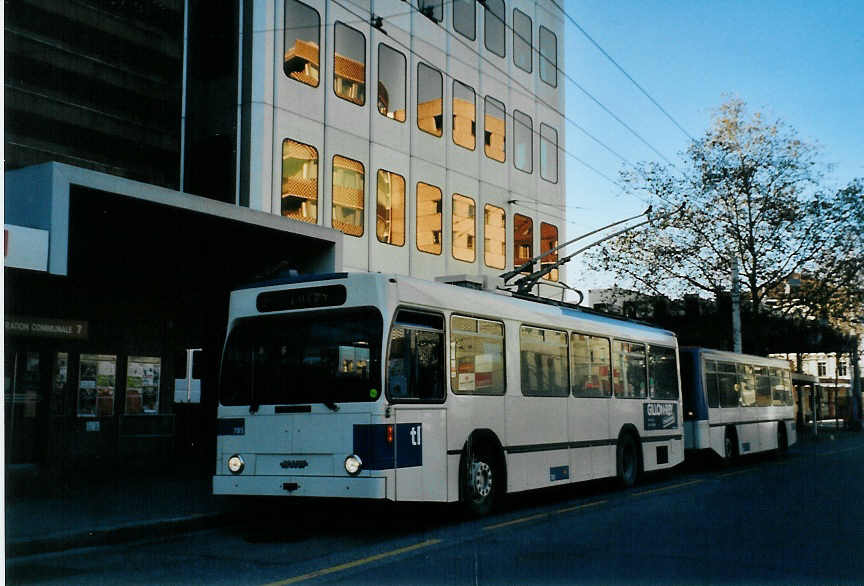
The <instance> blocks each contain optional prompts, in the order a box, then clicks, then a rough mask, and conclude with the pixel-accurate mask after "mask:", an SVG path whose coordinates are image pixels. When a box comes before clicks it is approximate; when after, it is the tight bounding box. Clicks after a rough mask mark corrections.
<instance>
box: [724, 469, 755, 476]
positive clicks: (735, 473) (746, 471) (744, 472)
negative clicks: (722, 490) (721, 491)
mask: <svg viewBox="0 0 864 586" xmlns="http://www.w3.org/2000/svg"><path fill="white" fill-rule="evenodd" d="M757 470H758V468H747V469H745V470H735V471H734V472H726V473H725V474H718V475H717V478H728V477H729V476H738V475H739V474H747V473H748V472H756V471H757Z"/></svg>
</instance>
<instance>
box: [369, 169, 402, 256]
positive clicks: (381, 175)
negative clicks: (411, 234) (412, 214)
mask: <svg viewBox="0 0 864 586" xmlns="http://www.w3.org/2000/svg"><path fill="white" fill-rule="evenodd" d="M375 215H376V217H377V220H376V223H375V226H376V227H375V232H376V235H377V236H378V240H379V241H380V242H383V243H385V244H392V245H394V246H403V245H404V244H405V178H404V177H402V176H401V175H397V174H396V173H391V172H390V171H385V170H384V169H378V203H377V205H376V211H375Z"/></svg>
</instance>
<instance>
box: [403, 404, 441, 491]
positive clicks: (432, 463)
mask: <svg viewBox="0 0 864 586" xmlns="http://www.w3.org/2000/svg"><path fill="white" fill-rule="evenodd" d="M393 411H394V415H395V417H394V418H395V420H396V425H395V430H394V431H395V433H394V439H395V446H396V449H395V452H396V453H395V467H396V500H397V501H432V502H444V501H446V500H447V445H446V438H447V418H446V413H447V412H446V410H445V409H444V406H443V405H441V406H437V405H435V406H432V405H424V406H420V405H396V406H395V408H394V409H393Z"/></svg>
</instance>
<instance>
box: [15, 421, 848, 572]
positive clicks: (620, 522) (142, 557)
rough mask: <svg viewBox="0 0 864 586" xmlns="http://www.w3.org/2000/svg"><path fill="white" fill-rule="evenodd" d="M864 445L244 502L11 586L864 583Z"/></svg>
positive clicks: (24, 561) (47, 564) (71, 555)
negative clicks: (644, 469)
mask: <svg viewBox="0 0 864 586" xmlns="http://www.w3.org/2000/svg"><path fill="white" fill-rule="evenodd" d="M862 471H864V434H841V435H840V436H838V438H837V439H836V440H829V439H825V440H823V441H820V442H808V443H804V444H802V445H799V446H795V447H793V448H792V450H790V452H789V453H788V454H786V455H785V456H783V457H774V456H762V457H754V458H749V459H744V460H742V461H741V462H739V463H737V464H735V465H733V466H731V467H726V468H718V467H715V466H711V465H693V464H687V465H685V466H684V467H682V468H681V469H679V470H676V471H675V472H673V473H666V474H661V475H653V476H649V477H648V478H645V479H643V482H642V483H640V484H639V485H638V486H636V487H635V488H633V489H631V490H626V491H624V490H616V489H615V488H614V487H613V486H611V485H610V483H607V482H603V483H589V484H585V485H580V486H577V487H573V488H569V489H567V490H554V491H551V492H550V491H545V492H535V493H530V494H526V495H521V496H519V497H517V498H511V499H510V500H509V501H508V502H507V505H506V507H505V508H504V509H503V510H501V511H499V512H497V513H496V514H494V515H492V516H489V517H486V518H484V519H479V520H466V519H465V518H464V517H462V515H461V513H460V511H459V510H457V509H456V508H454V507H441V506H425V505H424V506H412V507H405V506H388V505H369V504H367V503H338V504H335V505H334V504H333V503H332V502H329V503H321V502H313V503H309V502H304V503H302V504H299V505H297V504H287V505H286V503H285V502H284V501H281V500H276V501H258V502H255V503H254V506H253V505H251V504H249V503H246V504H243V503H238V506H240V507H242V510H243V511H244V512H245V514H244V517H245V519H246V520H245V521H243V522H240V523H238V524H236V525H232V526H230V527H225V528H222V529H219V530H211V531H207V532H198V533H192V534H188V535H183V536H180V537H176V538H174V539H171V540H166V541H159V542H139V543H133V544H123V545H118V546H114V547H103V548H91V549H85V550H76V551H70V552H64V553H60V554H50V555H42V556H33V557H29V558H20V559H14V560H11V561H10V562H8V563H7V567H6V571H7V575H6V580H7V583H9V584H25V583H28V584H32V583H39V584H130V583H146V584H273V583H279V584H290V583H300V582H306V583H314V582H318V583H321V582H324V583H343V584H376V585H381V584H616V583H618V584H636V583H651V584H658V583H662V584H693V583H703V584H710V583H748V584H754V583H755V584H765V583H784V584H809V583H814V584H839V583H862V582H864V556H862V555H861V554H860V553H859V551H860V549H861V544H862V543H864V515H862V507H864V501H862V497H864V489H862V485H861V480H862Z"/></svg>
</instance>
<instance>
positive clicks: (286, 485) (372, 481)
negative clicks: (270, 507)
mask: <svg viewBox="0 0 864 586" xmlns="http://www.w3.org/2000/svg"><path fill="white" fill-rule="evenodd" d="M386 480H387V479H386V478H383V477H377V478H376V477H371V476H358V477H353V478H352V477H347V476H342V477H339V476H253V475H248V476H227V475H216V476H214V477H213V494H215V495H251V496H310V497H336V498H361V499H386V498H387V482H386Z"/></svg>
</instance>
